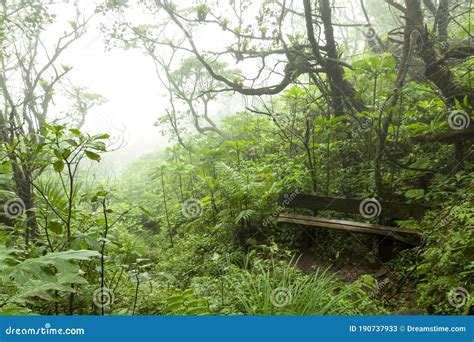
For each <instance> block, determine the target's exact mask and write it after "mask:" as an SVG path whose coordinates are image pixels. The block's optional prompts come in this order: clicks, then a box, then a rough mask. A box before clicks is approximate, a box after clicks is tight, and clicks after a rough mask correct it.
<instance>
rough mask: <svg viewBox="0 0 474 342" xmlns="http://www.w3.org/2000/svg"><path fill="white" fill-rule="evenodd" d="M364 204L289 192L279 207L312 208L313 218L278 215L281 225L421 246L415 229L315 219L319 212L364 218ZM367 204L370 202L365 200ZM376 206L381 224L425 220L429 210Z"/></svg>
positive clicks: (382, 203)
mask: <svg viewBox="0 0 474 342" xmlns="http://www.w3.org/2000/svg"><path fill="white" fill-rule="evenodd" d="M363 201H364V200H361V199H345V198H337V197H324V196H315V195H307V194H296V193H289V192H286V193H283V194H282V196H281V200H280V205H281V207H282V208H298V209H309V210H311V211H312V212H313V214H314V215H313V216H309V215H301V214H296V213H280V214H279V216H278V223H289V224H297V225H301V226H303V227H317V228H326V229H336V230H343V231H350V232H356V233H364V234H375V235H379V236H383V237H385V238H384V239H383V240H382V241H385V240H387V237H388V240H392V239H393V240H398V241H401V242H402V243H404V244H406V245H410V246H415V245H417V244H418V243H419V241H420V234H419V233H418V232H417V231H416V230H414V229H405V228H398V227H390V226H387V225H382V224H373V223H364V222H354V221H349V220H341V219H329V218H324V217H319V216H316V215H317V212H319V211H335V212H340V213H347V214H357V215H360V217H361V218H362V219H363V218H364V217H363V216H362V213H361V204H362V202H363ZM369 202H370V200H369ZM364 203H367V200H365V202H364ZM375 203H377V204H374V206H373V207H375V208H377V206H378V205H379V209H380V210H379V212H378V215H376V216H375V215H374V217H377V218H378V220H379V222H381V221H382V220H386V221H388V220H394V219H398V220H406V219H409V218H413V219H416V220H420V219H422V218H423V215H424V212H425V210H426V209H427V207H426V206H424V205H419V204H411V203H398V202H385V201H380V202H378V201H377V202H375ZM364 214H366V213H364ZM365 217H368V215H367V214H366V215H365ZM384 245H385V244H382V246H384Z"/></svg>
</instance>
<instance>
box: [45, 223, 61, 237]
mask: <svg viewBox="0 0 474 342" xmlns="http://www.w3.org/2000/svg"><path fill="white" fill-rule="evenodd" d="M48 229H49V230H50V231H52V232H53V233H56V234H61V232H62V230H63V225H62V224H61V223H59V222H57V221H50V222H49V223H48Z"/></svg>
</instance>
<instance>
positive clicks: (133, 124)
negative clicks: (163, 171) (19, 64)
mask: <svg viewBox="0 0 474 342" xmlns="http://www.w3.org/2000/svg"><path fill="white" fill-rule="evenodd" d="M98 19H100V18H98ZM62 60H63V61H64V62H65V63H67V64H68V65H71V66H72V67H73V69H72V70H71V72H70V74H69V77H70V79H71V81H72V83H73V84H75V85H79V86H85V87H88V88H89V91H91V92H94V93H99V94H101V95H102V96H104V97H105V98H107V100H108V101H107V102H106V103H105V104H103V105H101V106H99V107H94V108H92V109H91V111H90V113H89V114H88V116H87V119H86V124H85V126H84V129H85V130H87V131H90V132H103V131H107V132H109V133H112V134H113V135H115V136H117V135H120V134H121V133H120V132H122V131H123V132H124V138H125V140H126V142H127V145H126V146H124V147H123V148H121V149H120V150H119V151H117V152H114V153H113V159H114V160H115V161H116V162H118V164H119V165H118V166H121V165H120V164H122V162H121V161H120V159H124V160H122V161H123V162H128V161H130V160H133V159H136V157H138V156H139V155H141V154H144V153H147V152H151V151H153V150H155V149H157V148H159V147H163V146H164V145H165V144H166V143H167V139H165V138H164V137H162V136H161V134H160V133H159V128H157V127H154V123H155V122H156V119H157V118H158V116H160V114H162V113H163V111H164V108H165V106H166V99H164V98H163V97H161V96H159V92H160V89H161V87H160V84H159V81H158V79H157V77H156V75H155V71H154V66H153V62H152V61H151V60H150V59H149V58H147V57H146V56H144V55H143V54H141V53H140V52H139V51H137V50H121V49H112V50H110V51H106V46H105V43H104V40H103V37H102V34H101V32H100V30H99V29H98V27H97V21H95V22H94V23H93V24H92V25H91V27H90V28H89V30H88V32H87V33H86V35H85V36H83V37H82V38H81V39H80V40H78V41H76V42H75V43H74V44H73V45H72V46H71V47H70V48H69V49H67V50H66V51H65V53H64V55H63V58H62Z"/></svg>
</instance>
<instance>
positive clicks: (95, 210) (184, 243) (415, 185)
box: [0, 1, 474, 315]
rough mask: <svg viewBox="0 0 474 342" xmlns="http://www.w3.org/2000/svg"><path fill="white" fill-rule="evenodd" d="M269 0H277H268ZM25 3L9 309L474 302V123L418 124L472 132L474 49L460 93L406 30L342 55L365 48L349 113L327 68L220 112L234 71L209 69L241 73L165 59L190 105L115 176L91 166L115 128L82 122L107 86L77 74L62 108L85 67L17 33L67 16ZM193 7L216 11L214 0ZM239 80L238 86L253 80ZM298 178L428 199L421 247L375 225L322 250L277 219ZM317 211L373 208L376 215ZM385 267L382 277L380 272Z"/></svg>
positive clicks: (7, 183)
mask: <svg viewBox="0 0 474 342" xmlns="http://www.w3.org/2000/svg"><path fill="white" fill-rule="evenodd" d="M324 2H325V1H321V3H322V4H324ZM413 2H418V1H413ZM123 3H125V2H121V1H107V2H106V4H105V5H104V6H102V7H101V8H99V9H98V12H99V11H103V12H104V13H105V12H108V11H116V10H117V11H124V9H123V7H122V6H123ZM157 3H160V4H161V2H160V1H158V2H157ZM264 3H265V4H263V5H262V6H263V7H262V8H265V5H268V4H267V3H271V2H267V1H265V2H264ZM440 3H443V1H441V2H440ZM14 5H15V4H11V5H10V6H11V7H12V8H6V7H5V6H6V5H5V6H4V7H5V8H4V9H3V12H2V15H1V16H0V20H1V22H2V24H1V25H2V31H0V33H1V34H0V39H1V42H2V56H1V58H2V61H3V64H2V69H3V70H2V75H1V81H2V82H1V83H2V84H1V87H2V91H3V96H4V98H3V100H2V107H3V109H2V111H1V115H2V117H1V122H0V123H1V128H2V136H1V139H0V176H1V177H0V184H1V189H0V199H1V201H2V205H3V209H4V210H3V214H2V215H1V216H0V288H1V289H2V290H1V291H0V314H3V315H8V314H56V315H59V314H71V315H72V314H102V315H103V314H118V315H123V314H140V315H175V314H179V315H182V314H183V315H207V314H222V315H228V314H248V315H260V314H265V315H266V314H271V315H288V314H290V315H324V314H328V315H329V314H390V313H401V312H411V311H410V310H417V311H416V312H418V313H419V312H420V310H422V311H421V312H423V313H430V314H467V313H468V312H469V310H470V308H471V307H472V305H473V302H472V301H473V300H474V299H473V298H474V233H473V228H474V158H473V155H472V153H473V152H474V148H473V146H472V144H471V143H469V141H470V140H468V139H467V138H466V140H465V141H463V142H464V145H461V152H460V148H459V146H458V145H459V144H444V143H443V144H441V143H439V142H438V141H435V142H431V143H423V142H422V141H421V140H420V139H418V138H420V137H427V136H428V137H429V136H436V135H437V134H445V133H446V132H452V131H454V132H457V131H459V129H458V128H457V127H456V129H453V127H452V122H451V121H450V120H451V119H450V118H451V117H452V115H454V114H461V115H462V116H463V119H464V120H465V121H466V120H467V122H468V125H465V126H464V127H463V129H465V130H466V131H468V130H470V129H471V127H469V122H470V120H471V119H472V118H473V117H472V113H473V112H472V103H471V96H472V86H473V80H472V76H473V75H474V73H473V70H472V66H473V60H472V57H471V54H472V51H471V50H469V51H471V52H468V53H467V54H466V55H465V56H464V57H463V58H460V59H457V63H450V64H449V68H450V72H451V73H452V75H454V76H453V77H454V78H455V81H456V82H457V83H458V84H459V85H460V87H461V88H462V89H463V90H462V91H461V94H456V95H450V96H447V95H446V93H445V89H439V88H437V87H436V84H435V85H433V84H434V82H433V79H432V78H430V76H429V75H427V77H422V76H421V75H420V74H422V72H420V70H421V69H417V68H419V67H418V66H417V65H415V66H413V67H411V68H410V70H409V71H407V70H405V69H406V68H407V65H409V64H410V63H411V60H406V59H405V60H404V59H403V57H400V56H399V50H397V46H392V48H391V49H389V48H387V49H384V50H382V49H378V48H371V49H364V50H363V52H361V53H359V54H358V55H357V56H356V57H352V58H350V59H349V58H347V61H345V62H344V63H350V64H351V66H350V68H347V69H346V70H345V72H344V73H343V80H342V81H344V82H345V83H344V84H346V86H347V87H349V85H351V86H350V88H352V87H353V90H354V93H353V94H351V100H350V101H349V100H348V102H351V101H355V102H351V103H352V105H351V106H352V107H351V108H352V109H353V111H352V112H351V111H349V110H348V109H347V108H346V107H345V106H346V105H347V103H348V102H347V103H346V102H344V104H343V105H342V107H341V108H339V107H338V106H337V105H335V104H334V101H335V99H336V98H338V97H339V96H340V95H338V94H334V89H333V90H332V91H328V92H324V90H323V89H325V85H328V87H330V88H331V87H335V86H336V87H337V86H338V85H337V82H336V84H335V83H334V82H335V81H334V80H333V79H331V77H330V76H331V74H330V73H329V75H318V76H315V74H314V70H312V71H308V70H305V71H304V72H303V71H298V72H297V75H292V77H291V82H289V83H290V84H288V85H286V86H285V87H284V89H282V90H281V91H280V92H279V93H278V94H276V95H274V96H272V98H271V99H263V100H262V104H261V105H259V106H255V107H247V108H246V109H245V110H243V111H241V112H238V113H232V112H229V113H226V116H225V117H224V118H223V119H222V120H221V121H220V122H218V123H214V121H213V120H212V119H211V118H210V117H209V116H210V115H211V112H212V110H211V107H208V103H212V101H216V100H217V95H216V94H218V93H220V90H219V89H220V88H219V87H222V84H224V85H225V84H227V83H226V82H225V81H222V80H221V79H219V78H217V79H216V78H215V77H213V75H212V74H209V70H208V69H207V68H206V67H205V66H209V65H211V67H212V68H213V70H214V72H217V73H219V75H225V76H226V77H229V78H230V77H233V76H231V75H234V74H235V72H237V71H235V70H230V69H228V68H227V66H226V65H225V63H220V62H216V61H213V62H211V61H210V60H209V61H208V62H207V63H206V61H204V63H203V61H202V60H201V59H200V58H201V57H202V56H201V55H198V56H192V57H189V56H188V57H187V58H185V59H182V61H181V62H180V63H178V64H179V65H175V67H174V69H173V70H171V66H170V64H167V63H166V61H164V60H160V59H159V56H158V57H157V55H155V56H154V61H155V62H156V63H157V66H158V67H160V66H161V67H163V68H165V67H166V68H167V69H166V68H165V76H164V77H163V81H164V83H165V84H167V86H168V87H169V88H168V89H169V94H168V95H169V96H170V97H171V103H172V104H174V105H176V108H175V107H173V110H174V111H173V110H169V111H167V114H166V115H164V116H163V117H162V118H161V119H160V120H159V123H158V124H159V126H160V127H161V129H162V130H163V131H164V133H166V134H169V136H170V138H171V141H172V144H171V146H170V147H168V148H166V149H162V150H160V151H157V152H154V153H151V154H148V155H144V156H141V157H140V158H139V159H138V160H136V161H135V162H134V163H132V164H131V165H129V166H128V167H127V168H126V169H125V170H124V171H123V172H122V173H121V174H120V176H119V177H118V178H117V179H115V178H111V177H108V176H104V177H99V178H95V177H91V174H90V170H94V169H96V168H98V167H99V166H100V163H101V161H102V159H103V158H104V155H107V153H108V152H107V150H108V148H109V147H108V146H109V145H108V141H109V139H110V137H109V135H108V134H90V133H87V132H86V131H84V130H83V129H82V127H81V125H80V124H78V122H81V120H82V119H81V118H83V117H84V116H85V115H86V114H87V109H88V108H90V107H91V106H92V105H94V104H97V103H98V102H101V101H103V99H102V98H101V97H99V96H98V95H95V94H89V93H85V92H84V90H83V89H82V88H75V89H76V91H77V92H76V93H75V94H76V98H75V100H76V102H75V106H73V108H76V111H74V112H72V113H71V114H70V115H69V117H68V118H66V120H52V119H50V118H49V117H48V115H47V113H48V105H49V103H50V102H51V99H52V96H53V94H54V91H53V89H54V87H55V85H56V83H57V82H60V81H61V80H62V77H63V76H64V75H65V74H66V73H67V71H68V68H69V67H68V66H64V65H63V66H62V69H61V70H63V71H61V70H58V69H57V68H60V67H59V66H57V67H54V65H56V64H57V61H56V55H54V54H53V55H49V56H50V57H49V58H51V60H50V61H49V62H47V63H46V64H45V69H44V70H48V72H49V74H48V75H46V74H41V73H42V72H44V70H43V69H42V68H40V64H41V63H43V62H44V60H41V59H40V58H38V57H37V56H36V57H35V56H32V54H31V53H25V54H24V55H23V53H24V52H22V51H18V49H15V48H13V47H12V46H13V45H14V44H13V42H12V37H13V35H16V37H17V38H18V39H24V41H25V42H26V43H28V44H33V45H34V43H33V42H32V41H31V39H28V38H25V36H29V35H30V34H31V32H35V33H36V34H37V35H36V36H37V37H40V36H41V33H42V32H43V26H46V25H48V23H49V22H50V21H52V20H53V17H51V15H50V14H49V12H48V6H46V5H44V4H42V2H41V1H30V3H28V2H25V4H23V2H22V5H21V6H20V5H18V6H19V7H18V8H17V9H18V11H16V12H11V11H12V9H13V6H14ZM144 6H145V7H147V6H148V5H146V3H145V5H144ZM149 6H150V7H153V6H151V5H149ZM161 6H163V8H164V9H166V10H167V11H168V12H169V13H170V16H171V18H172V19H173V20H174V21H177V20H178V19H179V18H180V17H176V16H175V15H173V11H174V10H177V9H176V8H175V7H174V6H171V5H170V4H168V3H167V2H165V3H164V4H161ZM407 6H408V5H407ZM407 8H408V7H407ZM152 10H153V9H152V8H150V11H152ZM193 10H194V11H196V13H197V15H198V16H199V20H198V21H199V22H201V23H202V22H205V18H206V15H210V14H209V13H210V12H211V11H212V8H210V7H208V6H207V5H200V6H198V7H197V8H194V9H193ZM305 10H308V9H307V8H305ZM11 13H13V14H11ZM192 13H194V12H192ZM456 13H457V12H456ZM265 15H272V13H267V12H265ZM273 15H275V13H273ZM470 15H472V8H470V9H469V10H468V11H467V12H462V13H461V12H459V15H458V18H457V22H459V23H460V24H459V25H464V26H462V27H469V28H470V27H471V26H470V25H469V24H468V21H469V17H470ZM7 16H9V17H8V18H7ZM25 18H27V19H28V20H26V21H25ZM7 19H8V20H7ZM209 20H211V19H209ZM212 20H214V19H212ZM216 20H217V19H216ZM15 22H17V23H20V22H22V23H24V24H22V25H23V26H22V25H18V26H15V25H13V24H12V23H15ZM30 22H31V24H28V23H30ZM34 23H36V24H34ZM303 23H304V19H303ZM81 25H85V23H79V22H78V23H73V24H71V26H72V32H73V33H72V34H71V35H69V33H65V37H66V38H63V40H62V42H64V39H69V38H71V37H73V38H74V39H79V37H80V35H81V30H82V26H81ZM430 25H434V24H432V22H430ZM303 26H304V25H303ZM261 27H263V26H261ZM135 29H136V28H135ZM142 29H143V28H142ZM149 29H150V30H152V29H153V28H149ZM267 29H268V28H267ZM267 29H265V30H264V31H265V32H266V30H267ZM116 30H117V27H115V26H114V27H113V29H112V31H113V32H112V33H110V32H108V34H109V35H108V36H107V37H108V39H110V41H111V42H115V43H116V44H117V45H121V44H124V42H125V43H126V48H139V49H147V53H148V54H152V53H153V50H152V49H151V48H150V46H149V45H148V44H149V43H150V41H149V40H148V39H146V38H143V37H144V36H145V35H146V34H147V33H149V31H148V30H146V29H143V30H144V31H136V30H132V32H133V33H135V34H137V36H135V37H134V38H133V39H132V38H130V37H128V36H126V34H124V35H123V36H120V37H119V36H117V31H116ZM5 31H7V32H9V34H10V36H8V35H5V33H4V32H5ZM240 33H241V34H242V35H243V36H247V37H252V34H251V33H249V32H240ZM410 34H411V33H410ZM410 34H408V36H409V37H410ZM36 36H34V37H36ZM141 36H143V37H142V38H143V40H142V41H138V42H137V40H139V38H137V37H141ZM264 36H265V34H264V33H262V37H264ZM415 36H416V35H415ZM471 37H472V31H462V32H459V31H456V32H453V33H452V32H451V31H450V37H449V39H450V41H451V42H452V45H454V44H455V43H460V42H463V41H464V40H466V39H470V38H471ZM248 39H249V40H251V38H248ZM378 39H380V41H381V42H382V43H384V46H386V45H387V44H389V43H390V40H389V39H388V37H378ZM421 39H426V37H424V38H423V37H422V38H421ZM300 41H301V42H303V41H305V39H303V37H300V36H299V35H296V34H295V35H294V37H293V42H295V44H294V45H293V46H294V47H295V46H296V47H298V46H299V45H298V44H300ZM26 43H25V44H26ZM168 44H169V45H172V43H168ZM242 44H244V43H242ZM247 44H250V42H248V43H247ZM302 44H303V43H302ZM304 44H306V43H304ZM304 44H303V45H304ZM26 45H27V44H26ZM26 45H25V46H26ZM142 45H143V46H142ZM306 45H307V44H306ZM306 45H305V47H304V48H303V47H302V49H309V48H308V47H307V46H306ZM58 48H59V49H60V48H61V47H60V46H58ZM347 48H348V49H349V46H348V47H347ZM406 48H407V49H408V46H407V47H406ZM255 49H257V47H254V48H253V49H250V48H249V49H248V50H247V53H249V54H252V53H256V51H257V50H255ZM262 49H263V47H262ZM340 49H343V47H342V46H341V47H340ZM419 49H420V50H419V51H415V50H416V49H415V47H414V45H413V44H412V45H410V49H409V50H410V51H407V54H410V55H412V54H413V55H414V54H416V53H418V54H421V55H422V54H423V53H426V51H425V52H423V51H422V48H421V47H420V48H419ZM15 51H16V52H15ZM61 51H62V50H61ZM61 51H56V52H58V54H59V53H60V52H61ZM6 52H8V53H6ZM14 52H15V53H17V54H19V55H17V56H16V57H15V56H13V55H14ZM234 52H235V51H234ZM453 53H454V52H453ZM407 58H408V57H407ZM409 58H413V60H418V57H413V56H410V57H409ZM447 58H448V57H446V59H447ZM12 60H13V62H12ZM420 60H421V61H422V62H423V58H422V57H420ZM327 61H332V57H328V59H327ZM327 61H326V62H327ZM443 61H444V60H443ZM9 62H11V63H13V65H14V67H15V68H19V69H21V70H20V71H19V73H18V74H19V76H18V75H17V76H16V77H20V79H22V80H24V82H23V83H22V85H20V86H19V87H20V90H18V85H15V86H12V85H10V84H9V82H8V81H9V80H14V79H15V76H11V75H10V74H9V73H10V71H9V69H7V68H6V65H7V64H8V63H9ZM439 63H441V62H439ZM17 64H19V65H17ZM28 64H29V65H36V66H35V67H29V66H28ZM175 64H176V63H175ZM310 64H311V63H310ZM203 65H205V66H203ZM325 67H326V68H329V67H330V66H328V65H325ZM400 69H404V70H402V71H400ZM285 72H286V70H285ZM425 72H426V70H425ZM295 73H296V71H295ZM306 74H309V76H307V75H306ZM165 79H166V81H165ZM238 81H239V82H243V81H242V79H238ZM11 82H12V83H14V82H13V81H11ZM233 82H234V81H233ZM239 82H237V81H235V82H234V83H233V85H234V89H233V90H234V91H237V92H241V93H245V87H244V85H243V83H239ZM81 89H82V90H81ZM465 89H467V90H468V91H467V93H466V91H465ZM346 90H347V89H346ZM81 91H82V92H81ZM213 91H215V92H213ZM25 94H26V95H25ZM250 95H252V94H250ZM264 95H265V94H264ZM25 96H26V99H24V97H25ZM394 98H395V99H394ZM22 100H23V102H22ZM227 100H228V98H227ZM28 101H30V104H29V105H26V106H23V103H24V102H27V103H28ZM81 101H82V102H81ZM173 101H174V102H173ZM356 102H357V103H358V104H359V105H355V103H356ZM17 103H20V104H17ZM360 104H364V105H360ZM203 108H204V109H203ZM341 109H342V113H339V112H338V111H339V110H341ZM466 115H467V116H466ZM78 116H79V119H78ZM388 118H389V119H388ZM188 119H189V120H188ZM186 120H188V123H189V122H191V123H192V125H189V124H188V125H186V124H185V122H186ZM203 122H205V123H206V125H208V126H205V127H204V126H202V123H203ZM191 126H193V127H195V128H196V129H197V133H192V132H191ZM471 126H472V125H471ZM417 139H418V140H417ZM471 141H472V140H471ZM285 191H289V192H295V191H297V192H301V193H313V194H319V195H326V196H335V197H343V198H368V197H377V198H381V199H385V200H390V201H398V202H406V203H424V204H427V205H428V206H429V210H428V211H427V213H426V215H425V216H424V218H423V220H422V221H421V222H417V221H415V220H404V221H397V222H390V224H393V225H397V226H399V227H406V228H409V229H414V230H417V231H419V232H420V234H421V237H422V238H421V240H422V241H421V244H420V245H419V246H417V247H415V248H400V250H397V254H396V256H394V257H393V258H392V259H391V260H390V261H388V262H385V261H384V262H382V261H380V260H378V255H377V254H376V253H374V249H373V248H372V246H373V244H376V243H377V241H378V240H377V238H375V237H372V236H365V235H361V234H357V233H340V232H337V231H334V232H333V231H326V230H317V231H316V230H315V231H313V232H311V233H310V234H311V239H312V240H313V242H312V243H311V245H310V246H308V245H307V244H306V243H305V241H306V242H307V239H308V238H307V235H306V234H307V230H305V229H303V227H301V226H298V225H289V224H288V225H282V224H278V225H277V222H276V216H277V214H278V213H279V212H281V211H285V210H288V209H287V208H282V207H280V206H279V197H280V195H281V194H282V193H283V192H285ZM299 212H301V213H306V214H311V212H308V211H304V210H301V211H299ZM318 214H324V216H325V217H332V218H341V217H344V218H346V219H352V220H356V221H365V222H372V223H376V221H375V220H370V219H364V218H362V217H360V216H359V215H352V216H349V217H348V216H343V215H342V214H341V213H334V212H327V213H318ZM399 247H400V246H399ZM402 247H403V246H402ZM405 247H406V246H405ZM370 264H375V266H374V267H373V269H372V270H370V269H369V268H370V267H367V265H369V266H370ZM372 266H373V265H372ZM382 266H383V269H384V270H385V273H383V274H378V273H377V271H378V270H379V269H380V268H381V267H382Z"/></svg>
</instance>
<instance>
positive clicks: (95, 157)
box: [86, 151, 100, 161]
mask: <svg viewBox="0 0 474 342" xmlns="http://www.w3.org/2000/svg"><path fill="white" fill-rule="evenodd" d="M86 156H87V158H89V159H90V160H96V161H100V155H98V154H97V153H95V152H92V151H86Z"/></svg>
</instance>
